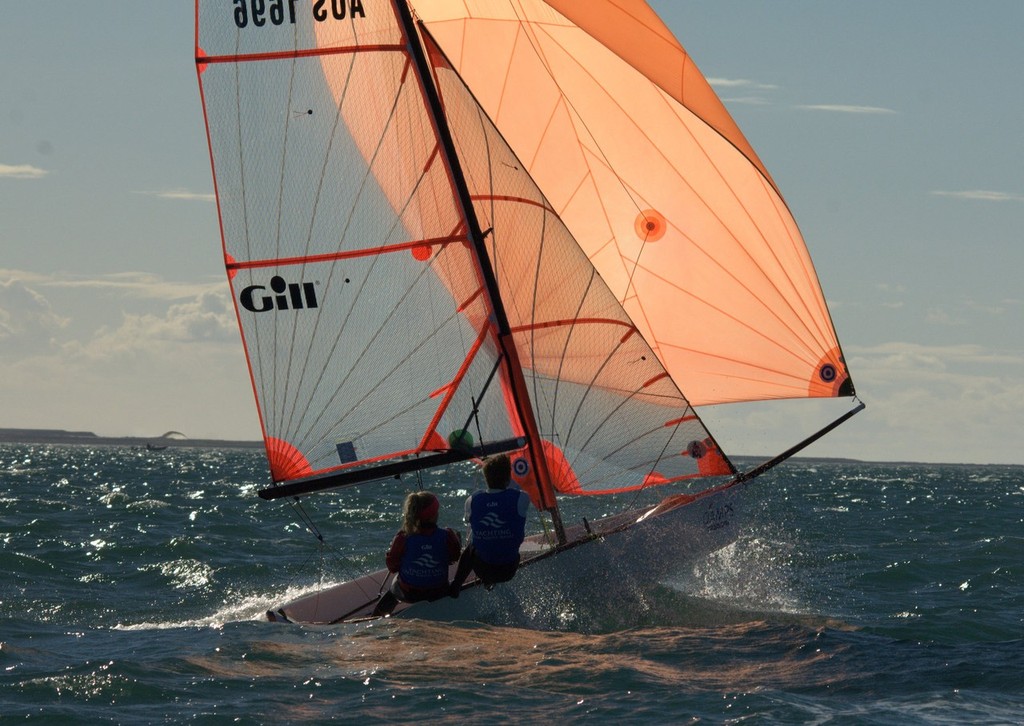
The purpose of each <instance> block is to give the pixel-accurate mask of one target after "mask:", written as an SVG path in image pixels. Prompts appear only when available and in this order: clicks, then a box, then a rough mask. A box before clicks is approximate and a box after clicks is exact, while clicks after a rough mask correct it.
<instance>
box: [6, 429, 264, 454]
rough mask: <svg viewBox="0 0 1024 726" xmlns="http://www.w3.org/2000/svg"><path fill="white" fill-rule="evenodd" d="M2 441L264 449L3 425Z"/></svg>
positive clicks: (258, 444)
mask: <svg viewBox="0 0 1024 726" xmlns="http://www.w3.org/2000/svg"><path fill="white" fill-rule="evenodd" d="M0 444H74V445H79V446H130V447H138V448H146V447H149V448H156V449H162V448H165V447H167V448H171V447H173V448H186V447H187V448H202V449H262V448H263V446H264V444H263V442H262V441H232V440H228V439H191V438H189V437H187V436H185V435H184V434H181V433H179V432H177V431H168V432H167V433H165V434H161V435H159V436H97V435H96V434H94V433H93V432H92V431H66V430H64V429H4V428H0Z"/></svg>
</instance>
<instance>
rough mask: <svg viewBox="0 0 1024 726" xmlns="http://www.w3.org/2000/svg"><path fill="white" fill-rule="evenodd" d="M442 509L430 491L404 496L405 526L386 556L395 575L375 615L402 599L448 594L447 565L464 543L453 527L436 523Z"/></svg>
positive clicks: (387, 610) (409, 600) (408, 599)
mask: <svg viewBox="0 0 1024 726" xmlns="http://www.w3.org/2000/svg"><path fill="white" fill-rule="evenodd" d="M439 509H440V504H439V503H438V501H437V497H435V496H434V495H433V494H431V493H430V492H411V493H410V494H409V495H408V496H407V497H406V498H405V508H404V512H403V521H402V529H401V531H400V532H399V533H398V534H396V535H395V538H394V539H393V540H392V541H391V547H390V548H389V549H388V552H387V555H385V557H384V561H385V562H386V563H387V566H388V570H389V571H390V572H394V573H396V575H395V579H394V580H393V581H392V583H391V588H390V589H389V590H388V591H387V592H385V593H384V594H383V595H382V596H381V598H380V600H379V601H378V602H377V607H376V608H375V609H374V611H373V614H374V615H387V614H389V613H390V612H391V611H392V610H394V608H395V605H397V604H398V601H399V600H401V601H403V602H418V601H420V600H437V599H438V598H442V597H445V596H446V595H447V594H448V566H449V565H450V564H452V563H453V562H456V561H457V560H458V559H459V552H460V551H461V550H462V544H461V543H460V542H459V536H458V535H457V534H456V533H455V531H454V530H452V529H450V528H448V527H445V528H443V529H442V528H441V527H438V526H437V514H438V510H439Z"/></svg>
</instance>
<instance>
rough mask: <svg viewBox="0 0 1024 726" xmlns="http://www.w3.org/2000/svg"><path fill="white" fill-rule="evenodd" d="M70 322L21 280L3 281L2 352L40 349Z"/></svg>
mask: <svg viewBox="0 0 1024 726" xmlns="http://www.w3.org/2000/svg"><path fill="white" fill-rule="evenodd" d="M68 322H69V321H68V319H67V318H64V317H61V316H60V315H57V314H56V313H55V312H54V311H53V309H52V308H51V306H50V303H49V301H48V300H47V299H46V298H45V297H44V296H43V295H41V294H40V293H39V292H37V291H36V290H33V289H32V288H31V287H29V286H27V285H25V284H24V283H23V282H21V281H20V280H8V281H6V282H0V351H10V350H17V351H18V352H19V353H21V352H29V351H30V350H38V349H39V347H40V346H44V347H45V346H46V345H47V344H48V343H49V342H50V341H51V339H52V336H53V335H54V334H56V333H57V332H58V331H60V330H61V329H62V328H64V327H66V326H67V324H68Z"/></svg>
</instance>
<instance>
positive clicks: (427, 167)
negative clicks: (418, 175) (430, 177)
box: [423, 144, 441, 174]
mask: <svg viewBox="0 0 1024 726" xmlns="http://www.w3.org/2000/svg"><path fill="white" fill-rule="evenodd" d="M439 153H441V145H440V144H434V150H433V151H431V152H430V156H428V157H427V162H426V163H425V164H424V165H423V173H424V174H426V173H427V172H428V171H430V167H431V166H433V165H434V159H436V158H437V155H438V154H439Z"/></svg>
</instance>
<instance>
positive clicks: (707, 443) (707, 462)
mask: <svg viewBox="0 0 1024 726" xmlns="http://www.w3.org/2000/svg"><path fill="white" fill-rule="evenodd" d="M682 455H683V456H689V457H692V458H693V460H694V461H696V462H697V473H698V474H699V475H700V476H725V475H728V474H732V473H733V471H732V468H731V467H730V466H729V464H728V463H726V461H725V457H724V456H722V452H721V451H720V450H719V448H718V446H717V445H716V444H715V442H714V440H713V439H711V438H707V439H704V440H703V441H691V442H690V445H689V446H688V447H686V451H684V452H682Z"/></svg>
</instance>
